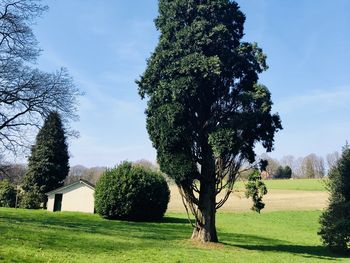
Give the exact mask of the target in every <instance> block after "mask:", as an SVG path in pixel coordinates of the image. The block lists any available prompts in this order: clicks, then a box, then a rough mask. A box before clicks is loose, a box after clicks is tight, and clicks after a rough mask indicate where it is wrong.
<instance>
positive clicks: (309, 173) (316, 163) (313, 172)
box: [302, 153, 325, 178]
mask: <svg viewBox="0 0 350 263" xmlns="http://www.w3.org/2000/svg"><path fill="white" fill-rule="evenodd" d="M302 171H303V177H306V178H322V177H324V175H325V166H324V160H323V158H322V157H320V156H317V155H316V154H314V153H312V154H309V155H308V156H306V157H305V158H304V160H303V163H302Z"/></svg>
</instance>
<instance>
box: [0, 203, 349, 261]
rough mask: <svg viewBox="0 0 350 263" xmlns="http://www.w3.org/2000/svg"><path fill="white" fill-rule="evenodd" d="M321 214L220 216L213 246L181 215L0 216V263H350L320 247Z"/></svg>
mask: <svg viewBox="0 0 350 263" xmlns="http://www.w3.org/2000/svg"><path fill="white" fill-rule="evenodd" d="M319 215H320V211H306V212H305V211H303V212H301V211H297V212H271V213H263V214H261V215H259V214H254V213H253V212H251V213H221V214H218V216H217V226H218V234H219V238H220V241H221V242H222V243H221V244H219V245H209V246H203V245H201V244H196V243H193V242H191V241H189V236H190V234H191V227H190V226H189V224H188V223H187V220H186V217H185V215H184V214H167V216H166V218H165V219H164V220H163V221H162V222H160V223H135V222H122V221H108V220H105V219H102V218H100V217H99V216H98V215H88V214H80V213H50V212H46V211H29V210H20V209H18V210H15V209H4V208H1V209H0V261H1V262H196V263H199V262H329V261H333V262H350V259H346V258H341V257H335V256H334V255H332V254H331V253H329V252H328V251H327V250H326V249H324V248H323V247H322V246H321V243H320V240H319V237H318V236H317V234H316V232H317V229H318V227H319V226H318V223H317V222H318V217H319Z"/></svg>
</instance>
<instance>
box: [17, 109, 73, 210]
mask: <svg viewBox="0 0 350 263" xmlns="http://www.w3.org/2000/svg"><path fill="white" fill-rule="evenodd" d="M68 172H69V155H68V146H67V142H66V136H65V130H64V127H63V124H62V121H61V117H60V115H59V114H58V113H57V112H51V113H50V114H49V115H48V117H47V118H46V120H45V122H44V125H43V127H42V128H41V130H40V131H39V133H38V135H37V137H36V143H35V145H34V146H33V147H32V151H31V155H30V157H29V161H28V172H27V174H26V175H25V177H24V180H23V190H24V191H25V193H24V195H23V198H22V200H23V202H22V206H24V207H25V208H38V207H39V206H40V204H41V203H44V204H45V202H46V196H45V193H47V192H49V191H51V190H54V189H55V188H57V187H60V186H62V185H63V180H64V179H65V178H66V177H67V175H68ZM33 193H34V194H33ZM33 198H35V199H36V200H28V199H33Z"/></svg>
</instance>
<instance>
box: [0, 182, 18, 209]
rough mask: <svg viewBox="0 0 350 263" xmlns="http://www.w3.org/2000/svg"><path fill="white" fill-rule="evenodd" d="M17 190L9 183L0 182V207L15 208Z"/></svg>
mask: <svg viewBox="0 0 350 263" xmlns="http://www.w3.org/2000/svg"><path fill="white" fill-rule="evenodd" d="M15 204H16V189H15V187H14V186H13V185H12V184H11V183H10V182H9V181H8V180H3V181H0V207H15Z"/></svg>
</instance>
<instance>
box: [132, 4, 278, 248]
mask: <svg viewBox="0 0 350 263" xmlns="http://www.w3.org/2000/svg"><path fill="white" fill-rule="evenodd" d="M244 21H245V16H244V14H243V13H242V12H241V11H240V10H239V6H238V4H237V3H236V2H234V1H230V0H171V1H170V0H159V16H158V17H157V19H156V21H155V23H156V27H157V29H158V30H159V31H160V39H159V43H158V45H157V47H156V49H155V51H154V53H153V54H152V56H151V58H150V59H149V60H148V63H147V69H146V71H145V72H144V74H143V75H142V76H141V79H140V80H139V81H138V85H139V93H140V96H141V97H142V98H145V97H146V96H147V97H148V98H149V101H148V106H147V110H146V115H147V130H148V133H149V135H150V138H151V140H152V142H153V146H154V147H155V148H156V150H157V159H158V162H159V164H160V167H161V170H162V171H163V172H165V173H167V174H168V175H169V176H170V177H172V178H173V179H174V180H175V182H176V184H177V185H178V186H179V189H180V192H181V194H182V196H183V198H184V201H185V202H184V203H185V204H187V208H188V209H189V210H190V211H191V212H192V213H193V215H194V216H195V219H196V224H195V226H194V232H193V235H192V237H193V238H194V239H198V240H201V241H203V242H207V241H212V242H216V241H218V238H217V233H216V227H215V214H216V210H217V209H218V208H220V207H221V206H222V205H223V204H224V203H225V202H226V200H227V198H228V197H229V195H230V193H231V192H232V189H233V185H234V183H235V181H236V179H237V177H238V176H239V171H240V169H241V166H242V164H243V163H244V162H246V161H248V162H250V163H253V162H254V161H255V153H254V146H255V144H256V143H258V142H260V143H261V144H262V146H263V147H264V148H266V149H267V151H271V150H272V148H273V142H274V135H275V132H276V131H277V130H279V129H281V128H282V127H281V123H280V118H279V116H278V115H277V114H272V113H271V105H272V101H271V96H270V92H269V90H268V89H267V88H266V87H265V86H263V85H260V84H258V74H259V73H261V72H263V71H264V70H266V69H267V65H266V61H265V59H266V56H265V55H264V53H263V52H262V50H261V49H260V48H259V47H258V46H257V45H256V44H252V43H246V42H242V37H243V35H244V33H243V25H244ZM257 185H261V184H260V183H257ZM221 191H224V192H225V194H224V195H223V196H224V197H223V198H222V199H221V200H216V196H217V195H218V194H219V193H220V192H221ZM253 196H254V195H253ZM258 201H259V202H255V204H259V205H261V202H260V199H259V200H258ZM258 210H259V209H258ZM259 211H260V210H259Z"/></svg>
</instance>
